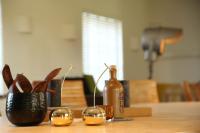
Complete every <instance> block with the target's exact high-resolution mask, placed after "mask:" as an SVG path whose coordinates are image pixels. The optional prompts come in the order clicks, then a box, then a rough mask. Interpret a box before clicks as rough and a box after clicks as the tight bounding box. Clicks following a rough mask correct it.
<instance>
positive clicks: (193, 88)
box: [183, 81, 200, 101]
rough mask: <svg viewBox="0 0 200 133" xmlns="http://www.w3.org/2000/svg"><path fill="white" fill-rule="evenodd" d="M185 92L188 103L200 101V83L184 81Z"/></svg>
mask: <svg viewBox="0 0 200 133" xmlns="http://www.w3.org/2000/svg"><path fill="white" fill-rule="evenodd" d="M183 90H184V94H185V98H186V100H187V101H200V83H190V82H189V81H183Z"/></svg>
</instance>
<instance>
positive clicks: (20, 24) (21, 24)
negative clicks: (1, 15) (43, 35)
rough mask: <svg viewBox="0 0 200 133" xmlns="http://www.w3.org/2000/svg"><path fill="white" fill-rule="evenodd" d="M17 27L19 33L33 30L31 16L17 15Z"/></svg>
mask: <svg viewBox="0 0 200 133" xmlns="http://www.w3.org/2000/svg"><path fill="white" fill-rule="evenodd" d="M16 29H17V32H19V33H31V32H32V23H31V18H30V17H27V16H17V18H16Z"/></svg>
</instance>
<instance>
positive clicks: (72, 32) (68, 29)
mask: <svg viewBox="0 0 200 133" xmlns="http://www.w3.org/2000/svg"><path fill="white" fill-rule="evenodd" d="M61 37H62V38H63V39H65V40H68V41H75V40H76V38H77V36H76V28H75V26H74V24H63V25H62V29H61Z"/></svg>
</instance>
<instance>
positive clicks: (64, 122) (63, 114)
mask: <svg viewBox="0 0 200 133" xmlns="http://www.w3.org/2000/svg"><path fill="white" fill-rule="evenodd" d="M72 121H73V116H72V111H71V110H70V109H69V108H58V109H55V110H54V111H53V112H52V114H51V124H52V125H54V126H68V125H70V124H71V123H72Z"/></svg>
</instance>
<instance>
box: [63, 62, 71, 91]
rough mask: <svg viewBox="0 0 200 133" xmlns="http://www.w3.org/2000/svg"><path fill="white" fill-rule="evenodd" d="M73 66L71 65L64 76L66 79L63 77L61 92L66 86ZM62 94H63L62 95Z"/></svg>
mask: <svg viewBox="0 0 200 133" xmlns="http://www.w3.org/2000/svg"><path fill="white" fill-rule="evenodd" d="M72 68H73V66H72V65H71V64H70V66H69V68H68V70H67V72H66V73H65V74H64V77H63V80H62V85H61V91H62V89H63V86H64V82H65V78H66V77H67V76H68V74H69V72H70V71H71V70H72ZM61 94H62V93H61Z"/></svg>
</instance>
